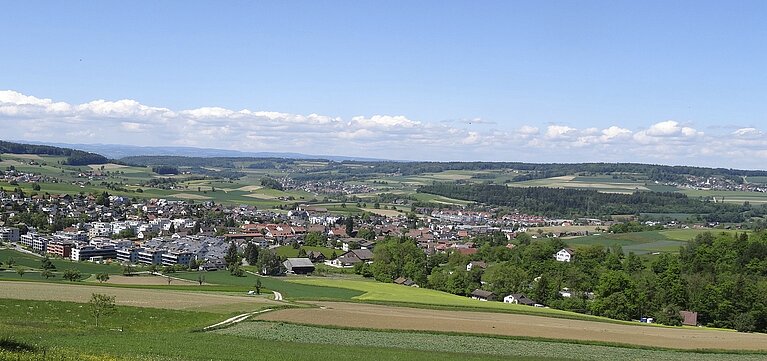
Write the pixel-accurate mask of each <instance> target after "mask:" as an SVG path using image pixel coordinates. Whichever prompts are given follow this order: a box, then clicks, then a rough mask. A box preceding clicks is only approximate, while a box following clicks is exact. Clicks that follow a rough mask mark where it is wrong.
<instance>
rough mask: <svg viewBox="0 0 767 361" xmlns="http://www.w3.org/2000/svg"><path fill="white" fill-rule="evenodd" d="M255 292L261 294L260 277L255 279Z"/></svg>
mask: <svg viewBox="0 0 767 361" xmlns="http://www.w3.org/2000/svg"><path fill="white" fill-rule="evenodd" d="M255 286H256V294H259V295H260V294H261V277H259V278H257V279H256V285H255Z"/></svg>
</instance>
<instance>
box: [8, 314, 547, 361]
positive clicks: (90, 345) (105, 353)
mask: <svg viewBox="0 0 767 361" xmlns="http://www.w3.org/2000/svg"><path fill="white" fill-rule="evenodd" d="M221 320H222V316H221V315H216V314H211V313H204V312H189V311H169V310H158V309H147V308H136V307H127V306H118V307H117V312H116V314H114V315H111V316H109V317H107V318H104V319H103V324H102V327H99V328H96V327H94V326H93V325H92V321H93V320H92V317H91V316H90V315H89V313H88V306H87V305H85V304H78V303H72V302H54V301H48V302H46V301H24V300H6V299H0V360H41V359H43V355H45V357H46V358H47V359H53V360H62V359H63V360H131V361H132V360H150V361H154V360H157V361H160V360H243V361H245V360H256V359H257V360H275V361H277V360H307V359H331V358H338V356H339V355H343V359H344V360H360V361H367V360H370V355H375V359H376V360H416V361H418V360H434V359H439V360H446V361H452V360H456V361H459V360H523V359H524V360H528V359H530V358H527V357H525V358H522V357H512V358H509V357H494V356H490V355H482V354H466V353H451V352H427V351H420V350H406V349H397V348H387V347H371V346H364V345H361V346H354V345H352V346H349V345H326V344H322V345H318V344H311V343H306V342H303V341H302V338H301V337H297V338H295V339H293V340H282V341H275V340H268V339H257V338H244V337H240V336H235V335H226V334H219V333H210V332H198V331H197V330H200V329H201V328H202V327H204V326H207V325H211V324H213V323H216V322H218V321H221ZM559 359H560V358H533V360H559Z"/></svg>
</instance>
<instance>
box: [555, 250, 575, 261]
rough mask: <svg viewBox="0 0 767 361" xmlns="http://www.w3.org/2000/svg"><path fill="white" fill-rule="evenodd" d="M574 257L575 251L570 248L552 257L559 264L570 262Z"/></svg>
mask: <svg viewBox="0 0 767 361" xmlns="http://www.w3.org/2000/svg"><path fill="white" fill-rule="evenodd" d="M574 255H575V251H574V250H572V249H570V248H562V249H561V250H559V252H557V253H556V254H555V255H554V258H555V259H556V260H557V261H559V262H570V261H571V260H572V259H573V256H574Z"/></svg>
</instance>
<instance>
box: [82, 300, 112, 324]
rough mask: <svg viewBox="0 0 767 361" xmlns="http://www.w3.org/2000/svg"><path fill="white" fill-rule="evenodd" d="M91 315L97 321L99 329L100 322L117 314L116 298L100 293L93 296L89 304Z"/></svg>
mask: <svg viewBox="0 0 767 361" xmlns="http://www.w3.org/2000/svg"><path fill="white" fill-rule="evenodd" d="M88 306H89V307H90V311H91V315H93V318H94V319H95V321H96V327H99V320H100V319H101V318H102V317H104V316H107V315H109V314H111V313H113V312H115V310H116V307H115V296H109V295H103V294H99V293H93V294H91V300H90V301H89V302H88Z"/></svg>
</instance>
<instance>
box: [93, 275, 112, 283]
mask: <svg viewBox="0 0 767 361" xmlns="http://www.w3.org/2000/svg"><path fill="white" fill-rule="evenodd" d="M96 279H97V280H99V283H104V282H106V281H109V274H108V273H106V272H102V273H99V274H97V275H96Z"/></svg>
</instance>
